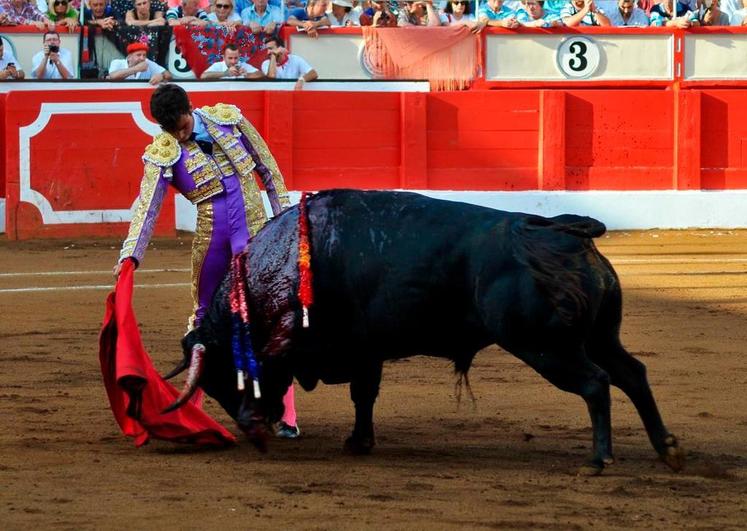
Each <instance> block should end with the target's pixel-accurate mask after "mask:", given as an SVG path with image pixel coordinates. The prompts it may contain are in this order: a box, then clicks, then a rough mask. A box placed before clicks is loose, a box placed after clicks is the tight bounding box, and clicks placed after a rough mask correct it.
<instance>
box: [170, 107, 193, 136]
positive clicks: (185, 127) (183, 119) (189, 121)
mask: <svg viewBox="0 0 747 531" xmlns="http://www.w3.org/2000/svg"><path fill="white" fill-rule="evenodd" d="M194 128H195V119H194V117H193V116H192V109H191V108H190V112H189V113H188V114H182V115H181V116H180V117H179V120H178V121H177V122H176V129H175V130H174V131H166V132H167V133H171V134H172V135H173V136H174V138H176V139H177V140H178V141H179V142H180V143H181V142H186V141H187V140H189V137H190V136H191V135H192V131H193V130H194Z"/></svg>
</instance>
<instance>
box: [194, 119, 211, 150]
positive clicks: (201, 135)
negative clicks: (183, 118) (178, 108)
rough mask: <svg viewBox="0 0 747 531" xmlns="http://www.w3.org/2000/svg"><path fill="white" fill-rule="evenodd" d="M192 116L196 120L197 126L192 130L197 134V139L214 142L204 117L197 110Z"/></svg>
mask: <svg viewBox="0 0 747 531" xmlns="http://www.w3.org/2000/svg"><path fill="white" fill-rule="evenodd" d="M192 118H194V120H195V126H194V128H193V129H192V132H193V133H194V134H195V140H199V141H200V142H210V143H211V144H212V143H213V137H211V136H210V135H209V134H208V132H207V127H205V124H204V123H203V121H202V117H201V116H200V115H199V114H197V113H196V112H193V113H192Z"/></svg>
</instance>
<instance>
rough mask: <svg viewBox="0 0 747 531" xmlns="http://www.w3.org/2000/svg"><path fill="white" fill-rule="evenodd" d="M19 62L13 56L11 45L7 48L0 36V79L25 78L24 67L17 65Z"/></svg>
mask: <svg viewBox="0 0 747 531" xmlns="http://www.w3.org/2000/svg"><path fill="white" fill-rule="evenodd" d="M16 64H18V62H17V61H16V58H15V57H14V56H13V52H12V50H11V49H10V47H8V48H6V47H5V43H4V42H3V39H2V37H0V81H5V80H6V79H23V78H24V73H23V69H21V68H19V67H17V66H16Z"/></svg>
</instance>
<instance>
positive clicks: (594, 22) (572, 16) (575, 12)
mask: <svg viewBox="0 0 747 531" xmlns="http://www.w3.org/2000/svg"><path fill="white" fill-rule="evenodd" d="M560 18H561V19H562V20H563V24H565V25H566V26H568V27H571V28H572V27H574V26H609V25H610V19H608V18H607V15H605V14H604V11H602V10H601V9H599V8H598V7H597V6H596V4H595V3H594V0H569V1H568V3H567V4H566V5H565V7H564V8H563V10H562V11H561V12H560Z"/></svg>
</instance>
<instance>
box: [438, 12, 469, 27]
mask: <svg viewBox="0 0 747 531" xmlns="http://www.w3.org/2000/svg"><path fill="white" fill-rule="evenodd" d="M438 17H439V19H440V20H441V25H442V26H459V25H462V24H469V23H471V22H474V21H475V16H474V15H462V18H460V19H457V18H454V15H453V14H452V13H441V14H440V15H439V16H438Z"/></svg>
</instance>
